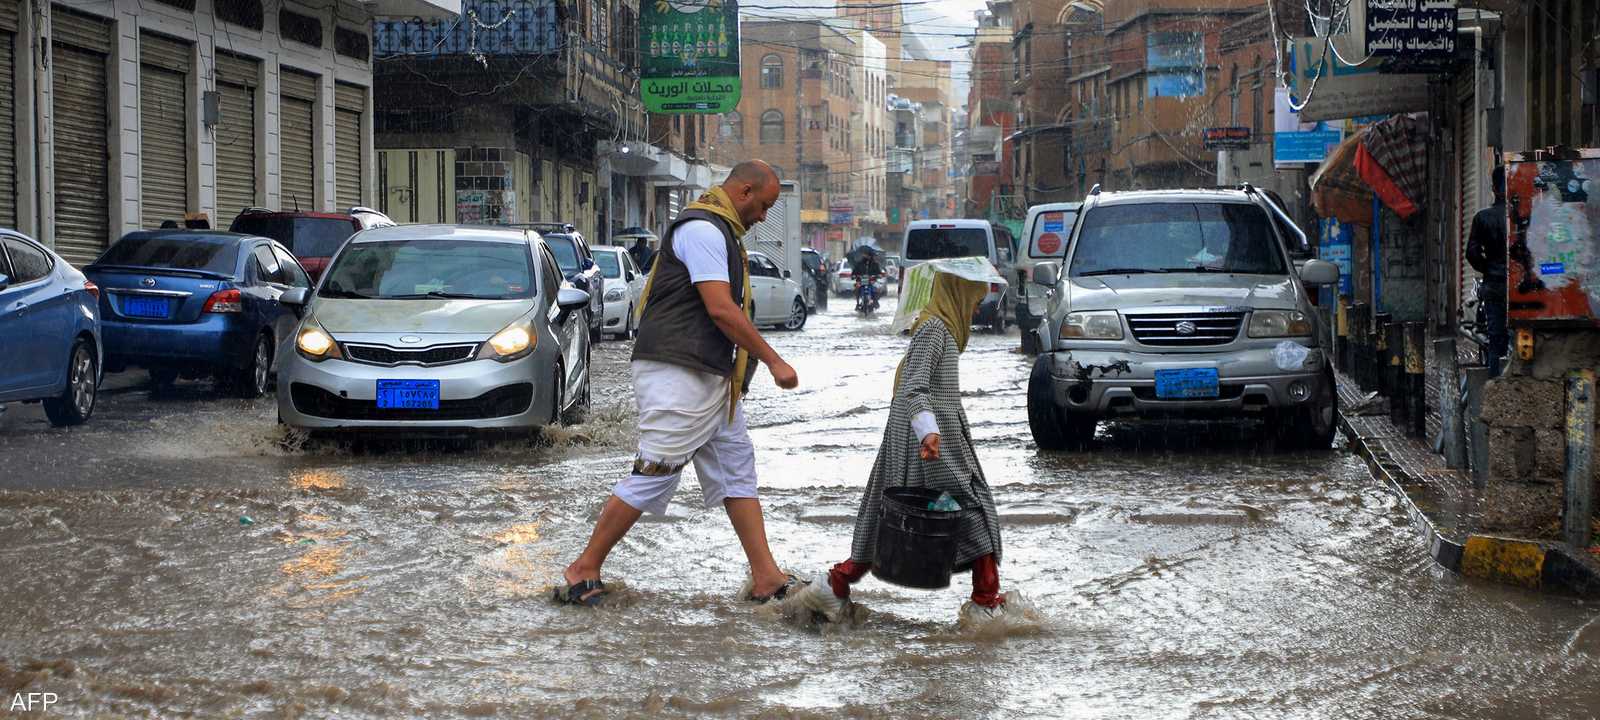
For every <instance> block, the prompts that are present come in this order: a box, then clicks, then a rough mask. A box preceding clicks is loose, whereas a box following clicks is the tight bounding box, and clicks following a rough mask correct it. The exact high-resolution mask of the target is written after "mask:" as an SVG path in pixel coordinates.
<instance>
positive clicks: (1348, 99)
mask: <svg viewBox="0 0 1600 720" xmlns="http://www.w3.org/2000/svg"><path fill="white" fill-rule="evenodd" d="M1325 43H1326V41H1324V40H1323V39H1321V38H1296V39H1295V41H1294V42H1292V43H1290V44H1289V89H1290V91H1291V93H1292V95H1293V96H1294V97H1295V98H1296V100H1297V101H1304V102H1305V107H1303V108H1301V109H1300V120H1301V121H1302V122H1314V121H1321V120H1343V119H1345V118H1352V117H1361V116H1364V115H1393V114H1397V113H1408V112H1417V111H1421V110H1427V109H1428V76H1427V75H1392V74H1384V73H1382V72H1381V65H1382V63H1381V62H1380V61H1379V60H1376V59H1374V60H1371V61H1370V62H1368V63H1365V64H1363V65H1360V66H1354V65H1346V64H1344V63H1343V62H1340V61H1339V59H1338V57H1337V56H1335V55H1334V53H1332V52H1330V51H1329V50H1328V48H1327V47H1325ZM1349 56H1350V55H1349V53H1348V52H1347V53H1346V57H1349ZM1313 82H1315V86H1316V87H1315V89H1314V90H1313V89H1312V83H1313ZM1307 95H1310V99H1309V100H1307V99H1306V96H1307ZM1280 108H1281V106H1280ZM1281 111H1282V110H1281V109H1280V112H1281Z"/></svg>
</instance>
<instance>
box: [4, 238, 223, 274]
mask: <svg viewBox="0 0 1600 720" xmlns="http://www.w3.org/2000/svg"><path fill="white" fill-rule="evenodd" d="M6 243H7V245H6V246H7V247H11V245H10V243H11V241H10V240H7V241H6ZM238 258H239V245H238V243H237V242H235V241H234V239H233V238H232V237H231V236H224V235H179V236H160V235H157V236H150V235H130V236H128V237H124V238H123V239H121V240H118V241H117V242H116V244H115V245H112V246H111V249H110V250H107V251H106V252H105V254H104V255H101V256H100V259H99V260H96V261H95V264H96V265H129V266H133V267H149V268H174V269H177V270H205V271H208V272H215V273H222V274H224V275H227V276H229V277H232V276H233V272H234V268H235V267H236V265H235V264H234V263H235V262H236V261H237V260H238ZM16 260H17V255H16V251H15V250H13V251H12V254H11V261H12V262H16Z"/></svg>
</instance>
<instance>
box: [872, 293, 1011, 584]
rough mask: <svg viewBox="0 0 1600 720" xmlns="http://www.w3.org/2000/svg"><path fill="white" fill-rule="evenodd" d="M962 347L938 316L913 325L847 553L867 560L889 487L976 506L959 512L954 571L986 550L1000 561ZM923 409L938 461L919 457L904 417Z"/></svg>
mask: <svg viewBox="0 0 1600 720" xmlns="http://www.w3.org/2000/svg"><path fill="white" fill-rule="evenodd" d="M960 357H961V351H960V350H959V349H957V347H956V340H955V337H954V336H952V335H951V334H950V330H949V328H946V327H945V325H944V323H943V322H941V321H939V320H938V319H930V320H928V321H926V322H924V323H923V324H922V326H921V327H919V328H917V332H916V334H915V335H913V336H912V338H911V346H910V347H909V348H907V349H906V355H905V365H904V369H903V370H902V371H901V377H900V386H899V387H898V388H896V389H895V394H894V400H893V402H891V403H890V405H889V424H888V425H887V426H886V427H884V429H883V444H882V445H881V446H879V448H878V460H877V462H875V463H873V466H872V476H871V477H870V478H869V479H868V482H867V489H866V492H865V493H863V494H862V496H861V508H860V510H858V511H857V512H856V529H855V537H854V540H853V542H852V544H851V547H850V559H851V560H854V561H856V562H861V563H871V562H873V561H874V559H875V557H876V555H877V545H878V516H879V512H880V505H881V503H882V499H883V490H884V488H888V487H926V488H930V489H933V490H940V491H944V492H948V493H950V496H951V497H953V498H955V500H956V502H958V503H960V504H961V507H962V508H982V510H983V511H982V512H981V513H967V514H965V515H963V520H962V524H961V531H960V536H959V537H958V539H957V543H956V562H955V569H956V570H957V571H964V570H967V569H969V568H970V567H971V566H972V561H973V560H976V559H978V558H980V557H983V556H984V555H989V554H993V555H994V556H995V559H996V560H999V559H1000V516H999V514H998V513H996V512H995V507H994V497H993V495H991V494H990V493H989V484H988V483H987V482H986V481H985V480H984V478H983V469H982V468H980V467H979V466H978V457H977V455H976V454H975V453H974V451H973V446H972V432H971V431H970V430H969V429H968V427H967V413H966V411H964V410H962V408H961V386H960V382H959V380H960V362H959V360H960ZM923 410H928V411H930V412H932V413H933V415H934V417H935V418H936V419H937V420H938V422H939V459H938V460H923V459H922V458H921V457H920V456H919V455H918V449H919V448H920V447H921V439H920V438H918V437H917V435H916V433H915V432H914V431H913V430H912V428H911V418H913V417H915V416H916V415H917V413H919V412H922V411H923Z"/></svg>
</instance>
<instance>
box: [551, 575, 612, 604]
mask: <svg viewBox="0 0 1600 720" xmlns="http://www.w3.org/2000/svg"><path fill="white" fill-rule="evenodd" d="M606 594H607V591H606V584H605V583H603V582H600V581H599V580H580V581H578V582H576V583H574V584H572V585H569V586H567V587H558V588H556V593H555V601H556V602H557V603H560V604H562V605H583V606H585V607H598V606H599V605H600V603H601V602H603V601H604V600H605V597H606Z"/></svg>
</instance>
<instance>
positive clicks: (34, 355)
mask: <svg viewBox="0 0 1600 720" xmlns="http://www.w3.org/2000/svg"><path fill="white" fill-rule="evenodd" d="M98 292H99V290H97V289H96V288H95V285H94V283H92V282H89V281H88V280H87V279H86V278H84V276H83V273H81V272H78V271H77V270H76V269H74V268H73V267H72V266H71V265H69V264H67V261H65V260H62V259H61V257H60V256H59V255H56V254H55V253H53V252H51V251H50V250H48V249H46V248H45V247H44V246H43V245H40V244H38V243H36V242H34V241H33V240H31V239H29V238H28V237H26V236H24V235H22V234H20V233H17V232H14V231H11V230H3V229H0V403H6V402H33V401H43V402H44V414H45V416H46V417H48V418H50V424H52V425H57V426H60V425H77V424H79V423H82V422H83V421H85V420H88V419H89V415H90V414H92V413H93V412H94V401H95V391H96V389H97V388H99V386H100V367H101V365H100V348H101V345H100V317H99V312H98V311H97V309H96V302H97V300H96V298H95V295H96V293H98Z"/></svg>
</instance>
